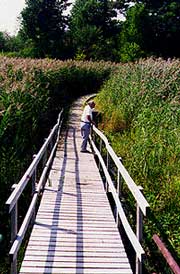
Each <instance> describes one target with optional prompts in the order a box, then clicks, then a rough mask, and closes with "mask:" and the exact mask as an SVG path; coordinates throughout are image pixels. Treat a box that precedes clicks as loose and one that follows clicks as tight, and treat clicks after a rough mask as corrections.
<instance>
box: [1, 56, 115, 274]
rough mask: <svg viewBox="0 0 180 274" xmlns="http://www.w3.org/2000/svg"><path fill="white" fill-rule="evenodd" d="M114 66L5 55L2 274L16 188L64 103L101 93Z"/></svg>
mask: <svg viewBox="0 0 180 274" xmlns="http://www.w3.org/2000/svg"><path fill="white" fill-rule="evenodd" d="M113 68H114V65H113V64H111V63H103V62H102V63H92V62H73V61H67V62H61V61H56V60H49V59H44V60H33V59H20V58H6V57H1V58H0V155H1V157H0V195H1V203H0V219H1V224H0V234H1V235H2V237H3V240H2V241H1V243H0V255H1V261H2V263H1V265H2V267H0V272H1V274H3V273H7V266H6V263H7V262H5V259H4V258H5V255H6V258H7V254H5V251H7V248H8V246H7V244H8V242H9V238H8V237H9V234H8V232H10V231H9V216H7V214H6V210H5V201H6V200H7V198H8V196H9V195H10V189H11V186H12V185H13V184H14V183H17V182H18V181H19V180H20V178H21V176H22V174H23V173H24V171H25V170H26V169H27V167H28V165H29V163H30V162H31V160H32V156H33V154H34V153H36V152H37V150H38V148H39V147H40V146H41V145H42V142H43V140H44V138H45V137H46V136H47V135H48V133H49V130H50V128H51V126H52V125H53V124H54V123H55V121H56V119H57V114H58V112H59V111H60V109H61V107H67V106H68V105H69V104H70V103H71V102H72V101H73V100H74V99H75V98H76V97H78V96H80V95H82V94H86V93H91V92H93V93H94V92H96V91H97V90H98V89H99V87H100V86H101V85H102V83H103V81H104V80H105V79H107V77H108V76H109V73H110V71H111V70H112V69H113ZM26 200H27V197H26ZM20 210H21V208H20ZM22 214H23V212H22ZM2 237H1V238H2ZM4 265H5V267H4Z"/></svg>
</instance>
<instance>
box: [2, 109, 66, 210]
mask: <svg viewBox="0 0 180 274" xmlns="http://www.w3.org/2000/svg"><path fill="white" fill-rule="evenodd" d="M62 112H63V110H61V112H60V113H59V116H58V121H57V124H56V125H55V126H54V127H53V129H52V131H51V133H50V134H49V136H48V138H47V139H46V141H45V142H44V144H43V146H42V147H41V149H40V150H39V152H38V154H37V155H36V156H35V158H34V160H33V161H32V163H31V165H30V166H29V168H28V169H27V171H26V172H25V174H24V175H23V177H22V179H21V180H20V181H19V183H18V184H17V186H16V188H15V189H14V191H13V192H12V194H11V195H10V197H9V198H8V200H7V202H6V206H8V209H9V213H10V212H11V210H12V209H13V208H14V206H15V204H16V203H17V201H18V199H19V197H20V196H21V194H22V192H23V190H24V188H25V187H26V185H27V183H28V182H29V180H30V178H31V176H32V175H33V173H34V171H35V170H36V168H37V165H38V163H39V162H40V160H41V159H42V156H43V155H44V153H45V151H46V149H47V146H48V145H49V143H50V141H51V140H52V138H53V136H54V134H55V132H56V130H57V129H58V127H59V124H60V117H61V115H62Z"/></svg>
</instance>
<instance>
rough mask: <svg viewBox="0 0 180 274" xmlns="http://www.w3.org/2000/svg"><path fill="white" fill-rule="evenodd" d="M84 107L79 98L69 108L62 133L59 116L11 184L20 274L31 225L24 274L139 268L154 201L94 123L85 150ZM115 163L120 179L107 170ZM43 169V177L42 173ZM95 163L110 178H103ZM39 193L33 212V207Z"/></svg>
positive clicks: (13, 260) (14, 269) (127, 273)
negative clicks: (125, 198) (23, 201)
mask: <svg viewBox="0 0 180 274" xmlns="http://www.w3.org/2000/svg"><path fill="white" fill-rule="evenodd" d="M81 112H82V100H79V101H77V102H76V103H75V104H74V106H73V108H72V110H71V114H70V118H69V125H68V128H67V129H66V130H65V132H64V133H61V124H62V113H60V115H59V118H58V121H57V124H56V125H55V126H54V128H53V129H52V131H51V133H50V135H49V137H48V138H47V139H46V141H45V143H44V145H43V146H42V148H41V150H40V151H39V153H38V154H37V155H35V156H34V160H33V162H32V164H31V165H30V167H29V168H28V170H27V171H26V173H25V174H24V176H23V178H22V179H21V181H20V182H19V183H18V184H17V185H15V186H13V188H14V190H13V192H12V194H11V196H10V197H9V199H8V201H7V203H6V204H7V206H8V208H9V212H10V213H11V243H12V247H11V250H10V257H11V274H16V273H18V271H17V254H18V251H19V248H20V246H21V243H22V241H23V239H24V236H25V234H26V231H27V230H28V227H29V224H30V223H32V222H33V228H32V232H31V235H30V239H29V241H28V245H27V248H26V252H25V256H24V259H23V262H22V265H21V268H20V271H19V273H20V274H25V273H26V274H27V273H29V274H36V273H41V274H43V273H44V274H48V273H49V274H50V273H52V274H53V273H58V274H63V273H64V274H65V273H69V274H73V273H77V274H80V273H82V274H86V273H88V274H96V273H101V274H105V273H108V274H114V273H119V274H120V273H122V274H130V273H139V274H140V273H142V260H143V255H144V250H143V248H142V247H141V244H140V242H141V240H142V217H143V215H146V212H147V208H148V207H149V205H148V203H147V201H146V200H145V198H144V196H143V195H142V193H141V189H140V188H139V187H138V186H136V185H135V183H134V182H133V180H132V178H131V177H130V176H129V174H128V172H127V170H126V169H125V167H124V166H123V164H122V163H121V161H120V159H119V158H118V157H117V155H116V154H115V153H114V151H113V149H112V148H111V146H110V145H109V143H108V140H107V139H106V137H105V136H104V135H103V134H102V133H101V132H100V131H99V130H98V129H97V128H95V127H94V128H93V131H92V134H91V137H90V144H91V146H89V151H90V153H80V144H81V136H80V128H79V126H80V125H79V121H80V116H81ZM60 133H61V134H60ZM97 144H98V146H97ZM104 149H106V153H107V154H106V157H105V159H103V157H102V155H101V151H102V150H104ZM94 155H96V157H97V158H98V164H97V161H95V158H94ZM110 161H111V162H112V161H113V163H114V166H115V167H116V169H114V172H115V170H116V176H115V178H116V182H114V181H113V180H112V177H111V174H110V172H109V169H110ZM40 167H41V175H40V176H39V177H38V176H37V174H39V171H38V170H39V169H40ZM98 167H99V168H100V170H101V173H103V174H104V177H105V178H106V179H105V182H104V181H103V180H102V176H101V175H100V172H99V169H98ZM29 182H32V201H31V204H30V206H29V209H28V212H27V214H26V216H25V219H24V221H23V223H22V225H21V227H20V228H18V224H17V223H18V221H17V220H18V206H17V204H18V200H19V197H20V196H21V194H22V192H23V191H24V189H25V187H26V186H27V185H28V183H29ZM122 182H123V183H126V185H127V187H128V189H129V191H130V192H131V193H132V195H133V197H134V199H135V203H136V205H137V220H136V222H137V226H136V234H135V233H134V232H133V231H132V229H131V227H130V225H129V223H128V221H127V218H126V215H125V213H124V210H123V208H122V205H121V201H120V200H121V188H122ZM107 192H110V193H111V195H112V197H113V200H114V203H115V212H114V214H113V212H112V210H111V207H110V204H109V200H108V198H107V194H106V193H107ZM41 195H42V199H41V201H40V206H39V209H38V211H37V214H36V212H35V209H36V204H37V202H38V201H39V197H41ZM120 224H121V226H123V227H124V229H125V232H126V234H127V237H128V238H129V241H130V243H131V245H132V246H133V248H134V250H135V253H136V269H135V270H133V271H132V267H131V265H130V263H129V259H128V257H127V254H126V249H125V247H124V244H123V241H122V239H121V236H120V233H119V228H120Z"/></svg>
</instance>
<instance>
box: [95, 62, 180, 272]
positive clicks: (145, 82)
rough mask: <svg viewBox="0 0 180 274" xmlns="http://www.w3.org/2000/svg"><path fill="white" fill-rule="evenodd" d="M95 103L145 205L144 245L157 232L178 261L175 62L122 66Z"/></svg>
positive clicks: (178, 86) (179, 95)
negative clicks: (147, 210)
mask: <svg viewBox="0 0 180 274" xmlns="http://www.w3.org/2000/svg"><path fill="white" fill-rule="evenodd" d="M97 101H98V107H99V109H100V110H101V112H102V117H103V121H102V125H101V126H102V128H103V129H104V131H105V132H106V134H107V135H108V137H109V138H110V140H111V143H112V146H113V147H114V149H115V151H116V152H117V154H118V155H119V156H121V157H122V159H123V162H124V165H125V166H126V167H127V169H128V171H129V173H130V175H131V176H132V178H133V179H134V180H135V182H136V184H137V185H141V186H143V188H144V194H145V196H146V198H147V200H148V202H149V203H150V206H151V210H152V212H153V214H152V215H151V216H150V221H149V222H148V223H147V225H146V228H145V231H146V234H147V235H146V236H147V237H148V238H147V239H148V241H149V243H148V244H149V245H152V240H151V237H152V234H153V233H158V234H159V235H161V237H163V238H164V240H165V242H166V243H167V244H168V246H169V248H171V247H173V249H174V250H175V252H176V255H177V256H180V236H179V235H180V226H179V223H180V200H179V197H180V168H179V166H180V138H179V136H180V123H179V121H180V61H179V60H172V61H168V62H167V61H164V60H161V59H158V60H154V59H148V60H141V61H139V62H137V63H128V64H124V65H122V66H120V67H119V68H118V70H117V72H116V74H114V76H113V77H112V78H111V79H110V80H109V81H108V82H107V83H106V84H105V85H104V87H103V89H102V90H101V92H100V93H99V95H98V97H97ZM147 253H148V254H149V253H150V251H149V250H147ZM154 265H155V262H154ZM151 270H152V271H153V268H152V269H151ZM159 271H160V270H159ZM158 273H163V274H164V273H166V272H158ZM167 273H168V272H167Z"/></svg>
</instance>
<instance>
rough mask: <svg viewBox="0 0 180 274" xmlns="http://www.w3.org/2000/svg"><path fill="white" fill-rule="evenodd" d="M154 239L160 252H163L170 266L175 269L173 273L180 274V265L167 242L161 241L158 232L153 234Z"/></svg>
mask: <svg viewBox="0 0 180 274" xmlns="http://www.w3.org/2000/svg"><path fill="white" fill-rule="evenodd" d="M153 240H154V242H155V243H156V245H157V247H158V248H159V250H160V252H161V253H162V255H163V257H164V258H165V260H166V262H167V263H168V265H169V267H170V268H171V270H172V271H173V273H174V274H180V267H179V266H178V264H177V263H176V261H175V260H174V258H173V257H172V255H171V253H170V252H169V251H168V249H167V248H166V246H165V244H164V243H163V242H162V241H161V239H160V238H159V236H158V235H157V234H154V235H153Z"/></svg>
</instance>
